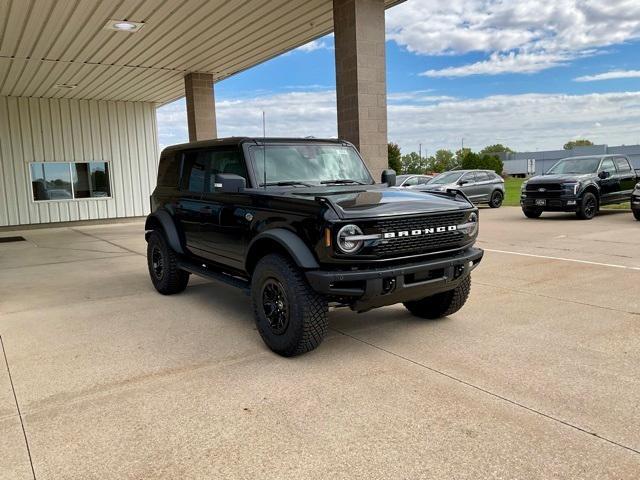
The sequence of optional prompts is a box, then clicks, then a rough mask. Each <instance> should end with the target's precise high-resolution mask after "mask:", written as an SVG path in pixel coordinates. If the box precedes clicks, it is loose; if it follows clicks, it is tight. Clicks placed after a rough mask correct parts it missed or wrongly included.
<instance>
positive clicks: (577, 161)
mask: <svg viewBox="0 0 640 480" xmlns="http://www.w3.org/2000/svg"><path fill="white" fill-rule="evenodd" d="M638 180H640V178H638V175H637V173H636V171H635V170H634V169H633V168H632V167H631V164H630V163H629V160H628V159H627V157H625V156H622V155H592V156H584V157H569V158H563V159H562V160H559V161H558V162H557V163H556V164H555V165H554V166H553V167H551V168H550V169H549V170H548V171H547V173H546V174H544V175H538V176H535V177H532V178H530V179H529V180H527V181H526V182H524V183H523V184H522V192H521V195H520V205H521V206H522V212H523V213H524V215H525V216H526V217H528V218H538V217H539V216H540V215H542V212H546V211H549V212H575V213H576V215H577V216H578V218H580V219H583V220H590V219H592V218H593V217H594V216H595V215H596V213H597V212H598V209H599V208H600V206H601V205H610V204H614V203H624V202H628V201H629V200H630V199H631V192H632V191H633V187H634V185H635V184H636V183H637V182H638Z"/></svg>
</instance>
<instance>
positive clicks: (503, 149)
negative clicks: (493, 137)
mask: <svg viewBox="0 0 640 480" xmlns="http://www.w3.org/2000/svg"><path fill="white" fill-rule="evenodd" d="M483 153H486V154H489V155H490V154H492V153H513V150H511V149H510V148H509V147H507V146H506V145H502V144H501V143H496V144H495V145H487V146H486V147H484V148H483V149H482V150H480V154H481V155H482V154H483Z"/></svg>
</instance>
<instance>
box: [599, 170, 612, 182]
mask: <svg viewBox="0 0 640 480" xmlns="http://www.w3.org/2000/svg"><path fill="white" fill-rule="evenodd" d="M610 176H611V173H610V172H607V171H605V170H603V171H601V172H600V173H598V177H600V178H601V179H603V180H604V179H605V178H609V177H610Z"/></svg>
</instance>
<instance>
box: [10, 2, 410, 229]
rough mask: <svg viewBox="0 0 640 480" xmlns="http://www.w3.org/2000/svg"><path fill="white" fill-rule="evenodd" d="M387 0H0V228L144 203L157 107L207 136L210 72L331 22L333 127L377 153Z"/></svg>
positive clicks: (262, 55) (101, 214) (244, 63)
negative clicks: (180, 114)
mask: <svg viewBox="0 0 640 480" xmlns="http://www.w3.org/2000/svg"><path fill="white" fill-rule="evenodd" d="M395 3H399V2H398V1H393V0H391V1H390V0H333V1H332V0H305V1H301V0H269V1H260V0H247V1H235V0H226V1H224V0H210V1H202V0H122V1H103V0H0V227H2V226H12V225H25V224H39V223H49V222H64V221H74V220H93V219H106V218H120V217H130V216H140V215H145V214H147V213H148V211H149V201H148V198H149V194H150V192H151V191H152V190H153V188H154V185H155V176H156V168H157V160H158V153H159V152H158V142H157V132H156V130H157V129H156V113H155V109H156V108H157V106H159V105H162V104H165V103H168V102H171V101H173V100H176V99H178V98H180V97H183V96H186V100H187V116H188V123H189V136H190V138H191V139H194V140H195V139H198V140H200V139H205V138H214V137H215V136H216V121H215V120H216V119H215V102H214V94H213V92H214V89H215V82H217V81H219V80H222V79H224V78H226V77H228V76H230V75H233V74H235V73H238V72H240V71H242V70H244V69H247V68H250V67H252V66H254V65H256V64H258V63H261V62H263V61H265V60H267V59H269V58H272V57H274V56H276V55H279V54H281V53H284V52H286V51H288V50H290V49H292V48H296V47H298V46H300V45H303V44H305V43H307V42H309V41H310V40H313V39H314V38H317V37H319V36H322V35H325V34H327V33H329V32H332V31H334V32H335V57H336V85H337V87H336V89H337V107H338V134H339V136H340V137H342V138H345V139H347V140H350V141H352V142H353V143H354V144H355V145H356V146H358V147H359V148H360V150H361V152H362V154H363V156H364V157H365V160H366V161H367V162H368V163H369V165H370V167H371V168H372V170H373V171H374V173H376V174H379V172H380V171H381V170H382V169H383V168H384V167H385V165H386V149H387V147H386V143H387V118H386V116H387V112H386V82H385V44H384V42H385V37H384V9H385V8H388V7H389V6H391V5H393V4H395Z"/></svg>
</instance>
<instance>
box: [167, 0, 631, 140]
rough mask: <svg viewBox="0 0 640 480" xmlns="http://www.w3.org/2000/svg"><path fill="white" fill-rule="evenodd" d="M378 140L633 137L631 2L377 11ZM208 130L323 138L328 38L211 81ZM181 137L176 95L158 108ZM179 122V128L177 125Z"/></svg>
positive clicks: (437, 4)
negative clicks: (380, 43) (382, 52)
mask: <svg viewBox="0 0 640 480" xmlns="http://www.w3.org/2000/svg"><path fill="white" fill-rule="evenodd" d="M386 23H387V48H386V53H387V92H388V97H389V98H388V101H389V112H388V116H389V139H390V140H391V141H396V142H398V143H399V144H400V145H401V147H402V149H403V151H404V152H408V151H411V150H417V148H418V144H419V143H422V144H423V149H426V150H427V151H429V150H431V151H432V152H433V151H435V149H437V148H451V149H455V148H458V147H459V145H460V142H461V141H462V139H463V138H464V139H465V145H466V146H471V147H472V148H482V147H483V146H484V145H486V144H491V143H496V142H501V143H506V144H508V145H509V146H511V147H512V148H515V149H519V150H537V149H555V148H561V146H562V144H563V143H564V142H566V141H567V140H569V139H571V138H577V137H588V138H590V139H592V140H593V141H595V142H596V143H608V144H610V145H615V144H621V143H625V144H632V143H640V2H638V1H636V0H557V1H555V2H548V1H541V0H540V1H538V0H529V1H527V2H522V1H515V0H513V1H511V2H500V1H498V0H447V1H444V0H443V1H440V0H408V1H406V2H405V3H403V4H401V5H399V6H396V7H393V8H392V9H389V10H388V11H387V14H386ZM215 95H216V108H217V110H218V115H217V118H218V133H219V135H220V136H226V135H244V134H249V135H254V134H259V133H260V123H261V120H260V117H261V111H262V110H265V111H266V113H267V130H268V131H267V133H268V134H270V135H300V136H306V135H313V136H317V137H321V136H335V135H336V130H337V127H336V119H335V69H334V50H333V38H332V36H331V35H330V36H327V37H324V38H322V39H319V40H317V41H315V42H313V43H311V44H308V45H306V46H303V47H301V48H298V49H296V50H294V51H292V52H289V53H287V54H284V55H281V56H279V57H277V58H275V59H272V60H270V61H268V62H266V63H264V64H261V65H258V66H256V67H254V68H252V69H250V70H247V71H245V72H242V73H240V74H237V75H235V76H233V77H230V78H228V79H226V80H224V81H222V82H220V83H218V84H216V86H215ZM158 114H159V133H160V143H161V145H162V146H164V145H168V144H171V143H175V142H178V141H185V140H186V117H185V113H184V101H182V100H181V101H178V102H175V103H174V104H170V105H167V106H164V107H162V108H160V109H159V111H158ZM182 122H183V123H182Z"/></svg>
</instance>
